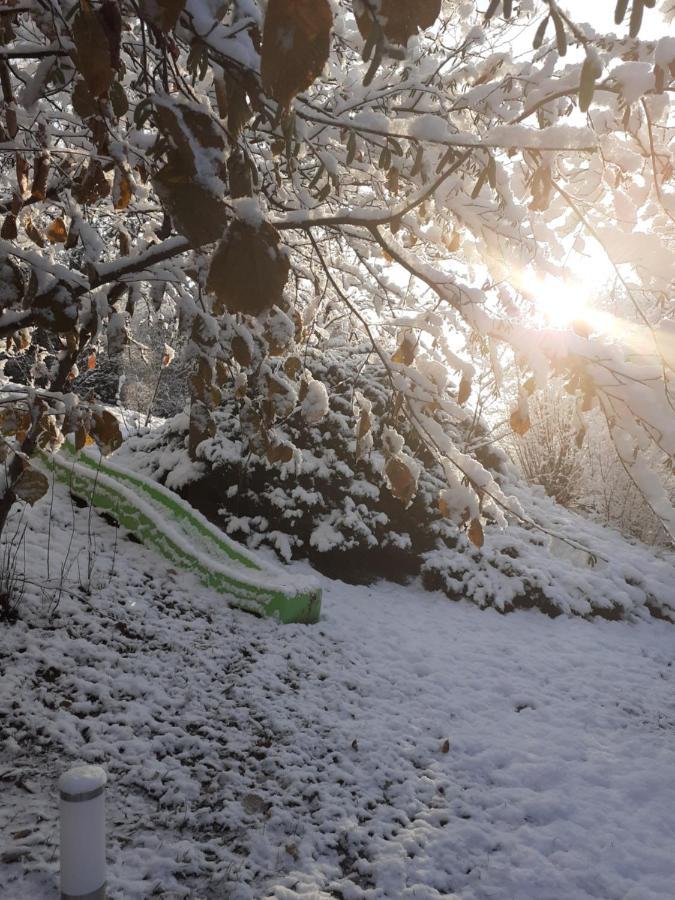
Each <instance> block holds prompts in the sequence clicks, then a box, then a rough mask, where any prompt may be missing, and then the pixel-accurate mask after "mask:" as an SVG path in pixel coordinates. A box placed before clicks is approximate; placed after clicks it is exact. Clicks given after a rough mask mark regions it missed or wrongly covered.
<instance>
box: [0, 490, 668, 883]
mask: <svg viewBox="0 0 675 900" xmlns="http://www.w3.org/2000/svg"><path fill="white" fill-rule="evenodd" d="M50 506H51V507H52V508H51V526H50ZM20 515H22V516H23V521H24V522H25V523H26V524H27V525H28V530H27V547H26V558H27V559H29V560H30V580H31V584H28V585H27V586H26V596H25V599H24V602H23V604H22V606H21V608H20V614H21V617H20V619H19V621H18V622H17V623H16V624H15V625H11V626H9V625H2V626H0V627H2V629H3V632H2V641H3V655H2V657H1V658H0V685H1V688H0V692H1V696H0V711H1V714H0V780H1V781H2V791H3V804H2V807H1V808H0V828H1V829H2V833H3V835H4V844H3V852H2V861H3V862H4V865H3V866H2V867H0V896H2V897H8V898H11V900H28V898H30V900H40V898H48V897H53V896H55V894H56V891H57V883H58V868H57V867H58V849H57V845H58V828H57V809H58V794H57V784H58V779H59V776H60V775H61V774H62V773H63V772H64V771H65V770H66V769H69V768H70V767H71V766H73V765H78V764H85V765H100V766H102V767H103V768H104V769H105V770H106V772H107V773H108V785H107V789H106V795H107V797H106V802H107V810H108V812H107V816H108V819H107V832H108V896H109V897H110V898H111V900H118V898H119V900H121V898H124V900H133V898H145V897H149V896H162V897H167V898H182V897H200V898H223V897H230V898H232V900H254V898H255V900H271V898H274V900H294V898H311V900H323V898H326V900H328V898H334V897H343V898H363V900H400V898H411V900H412V898H423V900H440V898H443V900H453V898H454V900H516V898H517V900H668V898H670V897H672V885H673V880H674V879H675V858H674V857H673V854H672V840H673V815H672V810H673V809H674V808H675V781H674V780H673V777H672V773H673V771H674V767H675V743H674V742H673V740H672V735H673V729H674V728H675V690H674V689H673V688H674V684H673V681H674V677H673V676H674V673H675V665H674V659H675V641H674V640H673V634H674V632H673V630H672V625H670V624H668V623H666V622H662V621H641V622H638V623H637V624H628V623H625V622H607V621H604V620H596V621H593V622H588V621H584V620H582V619H572V618H569V617H566V616H561V617H559V618H557V619H555V620H552V619H549V618H547V617H545V616H543V615H541V614H539V613H536V612H533V611H528V612H523V611H521V612H517V613H514V614H512V615H509V616H501V615H499V614H498V613H497V612H495V611H493V610H479V609H477V608H476V607H475V606H473V605H471V604H469V603H464V602H459V603H451V602H450V601H448V600H447V598H445V597H444V596H441V595H440V594H433V593H427V592H423V591H422V590H421V589H420V587H419V586H418V585H417V584H414V583H413V584H411V585H407V586H399V585H392V584H381V585H376V586H373V587H352V586H347V585H345V584H343V583H341V582H338V581H330V580H328V579H322V584H323V588H324V603H323V617H322V621H321V622H320V624H319V625H316V626H300V625H292V626H285V627H281V626H279V625H278V624H277V623H275V622H273V621H270V620H259V619H256V618H254V617H252V616H249V615H247V614H246V613H243V612H240V611H235V610H231V609H229V608H228V607H227V606H226V605H225V604H224V602H223V599H222V597H219V596H218V595H215V594H214V593H212V592H209V591H208V590H205V589H203V588H201V587H200V586H199V585H198V583H197V581H196V579H195V578H194V577H192V576H190V575H186V574H183V573H179V572H176V571H175V570H172V569H170V568H167V565H166V562H165V561H163V560H161V559H159V558H158V557H156V556H155V555H154V554H152V553H150V552H149V551H147V550H146V549H145V548H144V547H142V546H139V545H138V544H136V543H132V542H130V541H128V540H126V539H125V538H124V537H123V535H122V534H120V535H117V534H116V532H115V529H114V528H113V527H112V526H111V525H109V524H107V523H106V522H104V521H103V520H102V519H101V518H100V517H99V516H97V515H95V514H90V513H89V511H88V510H87V509H78V508H75V507H72V506H71V503H70V500H69V498H68V495H67V493H66V492H65V490H64V489H63V488H61V487H60V486H57V487H56V489H55V494H54V498H53V505H52V504H51V501H50V498H49V496H47V497H45V498H44V499H43V500H41V501H39V502H38V503H37V504H36V505H35V507H34V508H32V509H27V510H25V511H24V512H23V513H21V512H20V511H18V510H17V511H16V512H15V514H14V518H13V520H12V521H13V523H14V526H13V527H11V528H10V531H9V533H10V534H11V533H13V530H14V527H16V525H18V524H19V521H18V517H19V516H20ZM607 535H608V538H607V539H608V540H609V539H610V537H611V533H610V532H607ZM48 559H49V573H48V572H47V561H48ZM568 564H569V563H568ZM62 566H63V569H64V571H65V575H66V585H65V586H66V587H67V588H68V590H69V591H71V592H72V593H66V592H64V591H61V592H59V574H60V572H61V570H62ZM287 571H288V572H289V573H290V574H293V573H295V574H296V575H297V576H298V577H304V576H305V574H306V572H307V567H305V566H302V565H297V564H296V565H293V566H291V567H289V568H288V570H287ZM78 572H79V574H80V576H81V577H83V576H85V575H87V572H90V573H91V579H90V580H91V584H92V586H93V588H92V592H91V594H87V592H86V591H85V590H84V589H82V588H80V587H78V585H77V578H78ZM50 613H51V614H50Z"/></svg>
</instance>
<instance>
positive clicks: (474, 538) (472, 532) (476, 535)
mask: <svg viewBox="0 0 675 900" xmlns="http://www.w3.org/2000/svg"><path fill="white" fill-rule="evenodd" d="M467 534H468V536H469V540H470V541H471V543H472V544H473V545H474V547H478V548H479V549H480V548H481V547H482V546H483V543H484V541H485V537H484V535H483V526H482V525H481V524H480V521H479V520H478V519H472V520H471V524H470V525H469V530H468V532H467Z"/></svg>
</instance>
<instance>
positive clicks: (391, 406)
mask: <svg viewBox="0 0 675 900" xmlns="http://www.w3.org/2000/svg"><path fill="white" fill-rule="evenodd" d="M369 350H370V348H369V347H368V346H367V345H363V346H361V347H350V348H349V349H348V350H347V348H345V347H343V346H334V347H330V346H328V347H326V348H325V349H324V351H323V352H322V353H319V352H318V351H308V353H307V356H306V358H305V360H304V364H305V365H306V366H307V368H308V369H309V370H310V371H311V374H312V376H313V377H314V379H315V380H316V382H318V383H321V384H322V385H325V386H326V387H327V389H328V394H329V396H330V406H329V409H328V411H327V413H326V414H325V415H324V416H323V418H321V419H320V420H319V421H314V420H313V419H312V417H311V416H310V420H309V421H308V419H307V417H306V416H305V415H303V410H302V406H300V407H299V408H298V409H296V410H295V411H293V412H292V413H290V415H289V416H288V418H287V419H286V420H285V421H283V423H282V424H281V425H280V426H278V428H277V429H276V437H277V439H278V441H279V443H280V445H283V446H291V447H293V448H294V449H293V451H292V453H291V454H289V456H288V459H287V461H285V462H283V461H280V460H277V461H274V462H271V461H270V460H269V458H268V455H267V452H266V445H265V444H264V443H263V441H262V439H261V436H260V434H259V432H258V430H257V428H258V426H257V423H256V418H255V415H253V414H252V412H251V410H250V409H249V408H248V407H247V406H246V404H245V402H244V401H242V400H240V399H237V397H235V392H236V385H233V386H232V387H231V388H229V389H227V388H226V389H224V390H223V395H224V397H223V403H222V404H221V406H220V407H219V408H218V409H217V410H216V411H215V415H214V418H215V422H216V433H215V435H214V436H213V437H211V438H208V439H207V440H205V441H203V442H202V443H201V444H200V445H199V448H198V452H197V459H196V460H191V459H190V457H189V453H188V443H189V438H188V431H189V416H188V415H187V413H183V414H181V415H178V416H176V417H174V418H173V419H171V420H169V421H167V422H166V423H165V425H164V426H162V427H161V428H159V429H157V430H156V431H153V432H152V433H150V434H147V435H145V436H138V437H134V438H131V439H130V440H129V442H128V443H127V444H126V445H125V446H124V447H123V448H122V449H121V450H120V451H119V452H118V455H120V461H121V462H124V463H125V464H127V465H130V466H132V467H134V468H137V469H138V470H139V471H142V472H144V474H146V475H151V476H152V477H154V478H156V479H157V480H159V481H161V482H162V483H164V484H166V485H167V486H168V487H170V488H172V489H175V490H177V491H179V492H180V493H181V494H182V495H183V496H184V497H185V498H186V499H188V500H189V501H190V502H191V503H193V504H194V505H195V506H196V507H197V508H199V509H201V511H202V512H203V513H205V514H206V515H207V516H208V517H209V518H211V519H212V520H213V521H215V522H217V523H219V524H220V525H221V526H222V527H223V529H224V530H225V531H227V532H228V533H229V534H230V535H232V536H233V537H235V538H237V539H239V540H242V541H245V542H246V543H248V544H249V546H252V547H257V546H260V545H261V544H265V545H268V546H271V547H273V548H274V550H275V551H276V552H277V554H278V555H279V556H280V557H281V558H283V559H286V560H289V559H291V558H306V559H309V560H310V561H311V562H312V564H313V565H314V566H315V567H316V568H317V569H319V570H320V571H322V572H324V573H326V574H329V575H331V576H333V577H337V578H340V579H342V580H345V581H349V582H370V581H373V580H375V579H378V578H387V579H392V580H404V579H407V578H409V577H411V576H415V575H418V574H419V575H421V576H422V579H423V582H424V584H425V585H426V586H427V587H429V588H430V589H440V590H443V591H444V592H445V593H446V594H447V595H448V596H449V597H451V598H453V599H459V598H466V599H469V600H471V601H473V602H475V603H477V604H479V605H481V606H493V607H495V608H497V609H499V610H502V611H509V610H511V609H514V608H522V607H537V608H539V609H541V610H542V611H544V612H546V613H548V614H551V615H555V614H558V613H560V612H568V613H573V614H579V615H591V614H595V613H598V614H600V615H604V616H608V617H620V616H622V615H624V614H626V613H628V612H629V611H633V610H637V609H640V608H641V609H643V610H646V609H647V608H648V607H649V608H651V609H652V610H653V611H654V613H656V614H665V615H670V614H671V613H669V612H668V606H667V598H668V596H669V594H668V591H669V590H670V588H669V584H671V583H672V578H673V574H675V573H674V572H673V567H672V563H669V562H667V561H665V560H664V561H663V562H658V563H657V562H655V561H654V557H653V555H652V554H651V553H650V552H649V551H647V549H646V548H640V547H639V546H631V545H628V544H627V543H626V542H625V541H624V540H623V539H622V538H621V536H620V535H618V534H616V533H614V532H609V531H606V530H605V529H603V528H602V527H600V526H598V525H594V524H592V523H585V522H584V520H583V519H582V518H581V517H579V516H578V515H576V514H574V513H572V512H568V511H566V510H564V509H563V508H562V507H560V506H558V505H557V504H556V503H555V502H554V501H552V500H551V499H550V498H548V497H546V496H545V493H544V491H543V489H542V488H537V487H534V488H531V489H530V488H528V487H527V485H526V484H525V483H524V482H523V481H522V477H521V476H519V475H518V473H517V471H516V469H515V468H514V467H513V466H512V465H511V464H510V463H509V462H508V461H507V458H506V456H505V454H504V453H503V452H502V451H500V450H499V449H498V448H495V447H494V446H493V445H490V444H489V443H487V442H486V443H487V447H488V449H487V450H483V451H482V460H481V461H482V463H483V465H485V466H486V468H487V469H488V471H489V472H490V473H491V474H492V475H493V476H494V478H495V480H496V481H497V482H498V483H499V485H500V487H502V489H503V490H504V491H505V492H506V493H508V494H516V496H517V497H518V498H519V499H520V500H521V505H522V506H523V507H525V508H528V509H534V510H536V513H537V515H536V516H535V519H536V520H537V521H538V522H539V523H540V524H542V525H544V527H545V528H546V529H547V530H548V532H549V533H547V531H542V530H537V529H536V528H534V527H531V526H529V525H527V524H525V523H524V522H522V521H521V522H519V521H518V520H513V521H512V522H511V523H510V525H509V527H508V528H507V529H502V528H500V527H499V526H498V525H497V524H496V523H495V522H494V521H491V519H490V517H489V516H487V517H486V518H485V519H484V526H485V527H484V529H483V537H484V543H483V546H482V547H480V548H479V547H477V546H475V544H476V540H475V536H474V539H473V542H471V541H469V539H468V537H467V531H466V523H461V522H460V523H457V522H456V521H453V520H452V519H451V518H450V517H448V516H446V515H443V502H439V500H441V498H443V497H445V496H446V495H447V494H448V493H449V492H448V490H447V480H446V479H445V478H444V473H443V470H442V469H441V467H440V465H439V464H437V463H435V462H434V460H433V459H431V458H430V456H429V451H428V450H427V448H425V447H424V446H423V445H422V444H421V442H420V440H419V438H418V437H417V436H416V435H415V433H414V432H413V431H412V430H411V429H410V428H409V427H406V422H405V420H403V419H402V418H398V417H397V414H396V404H395V401H394V397H393V394H392V388H391V386H390V384H389V382H388V379H387V372H386V370H385V367H384V366H383V364H382V363H381V362H380V360H379V359H378V358H377V357H376V356H375V355H373V354H372V353H370V352H369ZM444 390H445V391H446V394H447V396H451V394H452V390H451V389H444ZM364 410H367V412H368V416H369V418H370V420H371V421H372V423H373V424H372V427H371V428H370V429H369V431H368V437H369V441H367V442H365V445H364V435H361V437H359V436H358V435H359V434H360V433H361V432H360V423H361V417H362V416H363V414H364ZM441 421H442V423H443V427H444V429H445V430H446V433H447V434H448V435H449V436H450V437H451V438H452V440H453V441H454V442H455V444H456V446H457V447H458V449H459V450H460V451H461V449H462V448H463V446H464V437H463V433H462V430H461V429H460V428H459V427H458V425H457V424H456V423H454V422H453V421H452V420H451V419H450V417H449V416H447V417H445V418H443V417H441ZM482 427H484V426H483V425H481V424H480V423H479V425H478V428H479V429H480V428H482ZM472 436H473V438H474V439H475V436H476V426H475V423H474V425H473V429H472ZM267 446H268V445H267ZM364 446H365V448H366V449H365V452H363V448H364ZM392 451H394V452H397V453H401V454H405V456H406V458H407V459H409V460H410V463H411V465H415V466H417V464H418V463H419V465H418V484H417V492H416V494H415V496H414V497H413V498H412V499H411V500H410V502H409V503H408V504H407V505H406V502H404V501H402V500H401V499H398V498H397V497H396V496H394V494H393V493H392V485H391V483H390V480H389V479H388V477H387V474H386V471H385V466H386V462H385V453H386V452H392ZM461 487H462V486H461V484H460V483H459V482H458V486H457V488H456V491H457V494H458V495H461ZM552 533H553V534H556V535H558V537H557V538H552V537H551V534H552ZM566 542H568V543H566ZM583 546H587V547H588V551H589V552H585V551H584V550H583ZM580 548H581V549H580ZM669 578H670V581H669Z"/></svg>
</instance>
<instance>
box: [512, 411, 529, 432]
mask: <svg viewBox="0 0 675 900" xmlns="http://www.w3.org/2000/svg"><path fill="white" fill-rule="evenodd" d="M509 422H510V423H511V428H513V430H514V431H515V433H516V434H520V435H523V434H527V432H528V431H529V430H530V417H529V416H528V415H527V413H522V412H521V411H520V409H514V411H513V412H512V413H511V417H510V419H509Z"/></svg>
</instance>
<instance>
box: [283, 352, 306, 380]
mask: <svg viewBox="0 0 675 900" xmlns="http://www.w3.org/2000/svg"><path fill="white" fill-rule="evenodd" d="M301 369H302V362H301V361H300V359H299V357H297V356H289V357H288V358H287V359H285V360H284V365H283V370H284V372H285V373H286V374H287V375H288V377H289V378H293V379H295V378H297V376H298V372H300V370H301Z"/></svg>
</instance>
